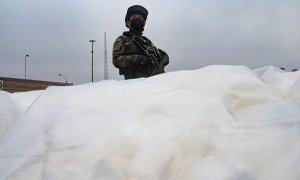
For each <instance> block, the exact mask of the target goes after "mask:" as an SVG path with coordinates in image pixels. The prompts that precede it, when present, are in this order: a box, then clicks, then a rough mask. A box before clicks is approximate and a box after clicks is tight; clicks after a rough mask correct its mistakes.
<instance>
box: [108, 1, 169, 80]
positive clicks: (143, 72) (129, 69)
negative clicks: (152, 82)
mask: <svg viewBox="0 0 300 180" xmlns="http://www.w3.org/2000/svg"><path fill="white" fill-rule="evenodd" d="M147 16H148V11H147V9H146V8H144V7H143V6H140V5H134V6H131V7H129V8H128V10H127V13H126V16H125V25H126V27H127V28H129V31H126V32H124V33H123V35H122V36H119V37H118V38H117V39H116V41H115V43H114V47H113V64H114V66H115V67H116V68H119V73H120V75H124V77H125V79H133V78H140V77H150V76H153V75H156V74H161V73H164V72H165V71H164V68H165V66H166V65H167V64H169V56H168V55H167V53H166V52H164V51H163V50H161V49H158V48H156V47H155V46H154V45H153V44H152V42H151V41H150V40H149V39H148V38H146V37H145V36H142V34H143V31H144V27H145V23H146V20H147Z"/></svg>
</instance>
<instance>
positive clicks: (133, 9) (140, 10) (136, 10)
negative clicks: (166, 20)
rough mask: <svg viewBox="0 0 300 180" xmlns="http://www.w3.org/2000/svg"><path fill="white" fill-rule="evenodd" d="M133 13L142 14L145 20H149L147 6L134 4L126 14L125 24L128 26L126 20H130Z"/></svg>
mask: <svg viewBox="0 0 300 180" xmlns="http://www.w3.org/2000/svg"><path fill="white" fill-rule="evenodd" d="M133 14H140V15H142V16H143V18H144V20H145V21H146V20H147V16H148V11H147V9H146V8H144V7H143V6H140V5H133V6H131V7H129V8H128V10H127V13H126V16H125V25H126V27H128V26H127V23H126V21H129V19H130V16H131V15H133Z"/></svg>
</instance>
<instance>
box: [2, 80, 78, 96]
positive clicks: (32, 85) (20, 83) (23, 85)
mask: <svg viewBox="0 0 300 180" xmlns="http://www.w3.org/2000/svg"><path fill="white" fill-rule="evenodd" d="M72 85H73V83H62V82H51V81H39V80H32V79H26V80H25V79H18V78H9V77H0V90H3V91H7V92H11V93H13V92H24V91H32V90H43V89H46V88H47V87H49V86H72Z"/></svg>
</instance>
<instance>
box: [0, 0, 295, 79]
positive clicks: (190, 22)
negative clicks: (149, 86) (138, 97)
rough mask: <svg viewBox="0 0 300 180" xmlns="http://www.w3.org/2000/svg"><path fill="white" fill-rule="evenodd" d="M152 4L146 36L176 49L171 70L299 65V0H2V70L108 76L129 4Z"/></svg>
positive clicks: (33, 75) (35, 75) (36, 75)
mask: <svg viewBox="0 0 300 180" xmlns="http://www.w3.org/2000/svg"><path fill="white" fill-rule="evenodd" d="M135 4H139V5H143V6H144V7H146V8H147V9H148V11H149V16H148V19H147V22H146V27H145V31H144V35H145V36H147V37H148V38H149V39H150V40H152V42H153V43H154V45H156V46H157V47H159V48H161V49H163V50H165V51H166V52H167V53H168V54H169V56H170V64H169V65H168V66H167V68H166V71H167V72H171V71H177V70H188V69H199V68H202V67H204V66H207V65H211V64H232V65H246V66H248V67H249V68H259V67H263V66H268V65H274V66H277V67H285V68H287V70H291V69H293V68H300V20H299V19H300V1H299V0H185V1H183V0H143V1H137V0H135V1H133V0H107V1H103V0H22V1H20V0H1V1H0V76H5V77H16V78H24V73H25V72H24V71H25V55H26V54H29V57H28V59H27V78H28V79H37V80H47V81H58V82H64V79H63V78H62V77H59V76H58V74H60V73H61V74H64V75H65V76H67V78H68V81H69V82H73V83H74V84H82V83H87V82H90V81H91V61H92V60H91V59H92V58H91V43H89V40H90V39H95V40H96V42H95V43H94V81H100V80H103V76H104V32H106V33H107V53H108V65H109V66H108V68H109V78H110V79H118V80H119V79H123V77H122V76H120V75H119V74H118V70H117V69H116V68H115V67H114V66H113V65H112V59H111V53H112V46H113V43H114V41H115V39H116V38H117V37H118V36H119V35H121V34H122V32H123V31H125V30H127V28H126V27H125V22H124V17H125V14H126V11H127V8H128V7H129V6H131V5H135Z"/></svg>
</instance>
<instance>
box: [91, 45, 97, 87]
mask: <svg viewBox="0 0 300 180" xmlns="http://www.w3.org/2000/svg"><path fill="white" fill-rule="evenodd" d="M90 42H91V43H92V51H91V52H92V82H94V42H96V41H95V40H90Z"/></svg>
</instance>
